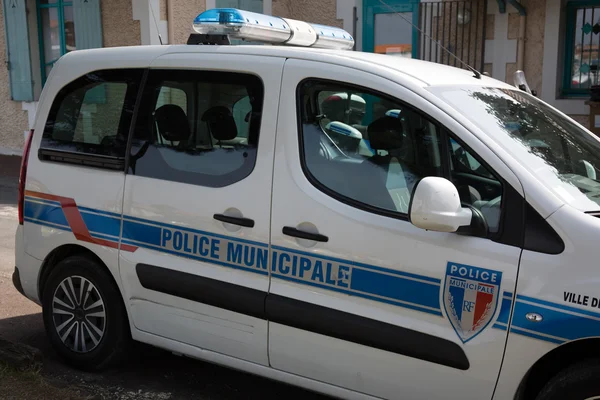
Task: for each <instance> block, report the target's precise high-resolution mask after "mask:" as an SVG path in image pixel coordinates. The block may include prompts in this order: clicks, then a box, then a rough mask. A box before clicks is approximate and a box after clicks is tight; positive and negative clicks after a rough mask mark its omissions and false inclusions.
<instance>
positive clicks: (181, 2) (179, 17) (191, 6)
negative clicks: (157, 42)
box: [161, 0, 206, 44]
mask: <svg viewBox="0 0 600 400" xmlns="http://www.w3.org/2000/svg"><path fill="white" fill-rule="evenodd" d="M170 1H172V2H173V6H172V8H173V18H172V20H173V23H174V32H173V36H174V40H173V41H171V40H170V39H169V40H170V43H174V44H183V43H185V42H187V39H188V37H189V36H190V33H191V32H192V21H193V19H194V18H195V17H196V15H198V14H200V13H201V12H202V11H204V10H206V1H205V0H170ZM165 3H166V2H165ZM161 19H162V18H161Z"/></svg>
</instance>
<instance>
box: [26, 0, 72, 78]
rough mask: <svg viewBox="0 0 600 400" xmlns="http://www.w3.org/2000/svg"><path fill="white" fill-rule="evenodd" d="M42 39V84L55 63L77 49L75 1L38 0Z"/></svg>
mask: <svg viewBox="0 0 600 400" xmlns="http://www.w3.org/2000/svg"><path fill="white" fill-rule="evenodd" d="M36 1H37V12H38V29H39V40H40V61H41V63H40V65H41V68H42V71H41V72H42V84H43V83H45V82H46V78H47V77H48V74H49V73H50V70H51V69H52V66H53V65H54V63H55V62H56V61H57V60H58V59H59V58H60V57H61V56H62V55H64V54H66V53H68V52H70V51H73V50H76V49H77V47H76V43H75V22H74V18H73V3H72V2H71V1H66V0H36Z"/></svg>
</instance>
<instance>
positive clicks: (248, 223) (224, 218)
mask: <svg viewBox="0 0 600 400" xmlns="http://www.w3.org/2000/svg"><path fill="white" fill-rule="evenodd" d="M213 218H214V219H216V220H217V221H221V222H227V223H228V224H233V225H239V226H245V227H246V228H254V220H253V219H250V218H242V217H230V216H229V215H223V214H215V215H213Z"/></svg>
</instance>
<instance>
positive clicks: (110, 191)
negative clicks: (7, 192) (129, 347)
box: [17, 49, 164, 366]
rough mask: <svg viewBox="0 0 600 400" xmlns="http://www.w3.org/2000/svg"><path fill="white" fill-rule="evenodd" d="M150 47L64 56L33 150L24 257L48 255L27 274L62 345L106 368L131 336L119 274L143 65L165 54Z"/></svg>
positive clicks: (81, 361) (83, 361)
mask: <svg viewBox="0 0 600 400" xmlns="http://www.w3.org/2000/svg"><path fill="white" fill-rule="evenodd" d="M140 50H141V49H136V50H134V51H130V52H129V53H128V54H127V55H125V54H124V52H123V51H122V49H114V50H111V51H107V52H104V53H103V54H99V53H98V52H93V51H90V52H87V53H88V54H82V53H83V52H82V53H80V54H72V55H66V56H64V57H63V58H61V60H60V61H59V62H58V63H57V65H55V67H54V69H53V71H52V74H51V79H50V81H49V82H48V84H47V85H46V87H45V89H44V94H43V100H44V101H42V102H40V108H39V109H38V116H37V120H36V124H35V127H34V136H33V141H32V144H31V147H30V154H29V157H28V169H27V176H26V186H25V193H24V195H25V197H24V207H23V213H24V227H23V237H24V240H23V244H22V248H23V252H24V255H23V259H28V257H31V258H33V259H36V260H39V261H38V263H37V265H35V270H34V269H33V263H27V262H26V263H24V265H23V267H21V269H22V270H20V273H21V275H22V281H25V282H27V284H26V285H24V286H25V287H27V288H28V289H27V290H28V292H27V294H28V295H29V297H32V298H38V299H39V301H40V302H41V303H42V305H43V314H44V322H45V325H46V328H47V329H48V333H49V336H50V339H51V340H52V341H53V342H54V344H55V345H57V346H56V348H57V350H58V351H59V353H64V355H67V358H68V355H69V354H72V353H73V352H75V353H79V354H81V356H76V357H75V359H73V358H72V359H71V361H73V362H74V364H76V365H80V366H83V365H88V366H89V365H91V364H94V363H96V361H97V365H98V366H101V365H102V364H103V362H104V361H106V360H108V358H107V356H108V355H110V354H111V353H113V352H115V351H116V350H117V349H119V348H120V347H119V346H120V345H121V344H122V341H120V340H118V339H117V338H118V337H119V336H120V337H123V338H125V337H126V335H128V333H127V332H128V327H127V319H126V317H127V310H126V309H125V308H124V306H123V303H122V300H121V292H120V278H119V274H118V251H119V242H120V230H121V215H122V202H123V188H124V183H125V175H124V173H123V172H124V164H125V147H126V143H127V135H128V133H129V128H130V124H131V121H132V118H133V109H134V105H135V100H136V96H137V93H138V89H139V87H140V84H141V78H142V74H143V69H144V68H145V67H147V65H148V64H149V62H150V60H151V59H152V57H153V56H155V54H156V51H151V50H150V51H149V50H146V51H140ZM161 51H164V49H163V50H161ZM84 55H85V56H86V57H84ZM131 56H133V57H131ZM115 60H119V64H120V66H121V68H119V69H114V67H112V65H114V61H115ZM128 60H129V61H128ZM111 64H112V65H111ZM18 258H19V257H17V259H18ZM19 267H20V266H19ZM27 267H31V268H29V270H27V269H28V268H27ZM96 278H97V280H96ZM92 281H94V282H96V283H95V284H91V282H92ZM34 282H35V284H34ZM34 288H35V289H34ZM34 290H35V292H34ZM38 296H39V297H38ZM113 311H114V314H115V315H112V316H111V318H114V320H113V323H111V324H110V325H109V324H107V322H106V321H107V319H106V318H107V315H110V314H111V313H113ZM75 313H80V314H77V315H76V314H75ZM79 316H81V318H79ZM86 318H87V319H86ZM117 321H118V322H117ZM103 337H109V338H110V339H108V340H102V338H103ZM111 348H112V349H111ZM109 358H110V357H109ZM113 359H116V358H113ZM94 360H96V361H94Z"/></svg>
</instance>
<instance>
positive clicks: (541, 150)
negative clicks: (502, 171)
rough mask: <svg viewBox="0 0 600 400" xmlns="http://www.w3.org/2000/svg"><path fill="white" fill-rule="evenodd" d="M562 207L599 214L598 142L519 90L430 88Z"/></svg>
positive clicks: (566, 119) (569, 121)
mask: <svg viewBox="0 0 600 400" xmlns="http://www.w3.org/2000/svg"><path fill="white" fill-rule="evenodd" d="M429 90H430V91H431V92H433V93H434V94H436V95H437V96H439V97H440V98H442V99H443V100H444V101H445V102H447V103H448V104H449V105H450V106H451V107H453V108H454V109H456V110H457V111H458V112H460V113H461V114H463V115H464V116H465V117H467V118H469V119H470V120H471V121H472V122H473V123H474V124H475V125H477V126H478V127H479V128H480V129H481V130H482V131H484V132H486V133H487V134H489V135H490V136H491V137H492V138H493V139H494V140H495V141H496V142H497V143H498V145H500V146H502V147H504V148H505V149H506V150H507V151H508V152H510V153H511V154H513V155H514V156H515V158H517V159H518V160H519V161H520V162H521V163H523V165H524V166H525V168H527V169H528V170H529V171H530V172H531V173H533V174H534V175H535V176H536V177H537V178H538V179H540V180H541V181H542V183H543V184H544V185H546V186H547V187H548V188H550V190H552V191H553V192H554V193H556V194H557V195H558V196H559V197H560V198H562V199H563V200H564V201H565V202H566V203H569V204H570V205H572V206H574V207H576V208H578V209H580V210H582V211H596V210H599V209H600V206H599V204H600V171H599V170H598V168H600V140H599V139H597V138H596V137H595V136H593V135H591V134H590V133H589V132H587V131H586V130H584V129H582V128H580V127H579V126H577V125H576V124H575V123H574V122H573V121H572V120H570V119H569V118H566V117H564V116H562V115H560V114H559V113H557V112H556V111H554V110H553V109H552V108H550V107H548V106H547V105H546V104H544V103H542V102H541V101H540V100H538V99H536V98H535V97H533V96H531V95H529V94H528V93H525V92H523V91H520V90H517V89H515V90H511V89H503V88H493V87H492V88H486V87H476V88H458V87H434V88H429Z"/></svg>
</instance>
